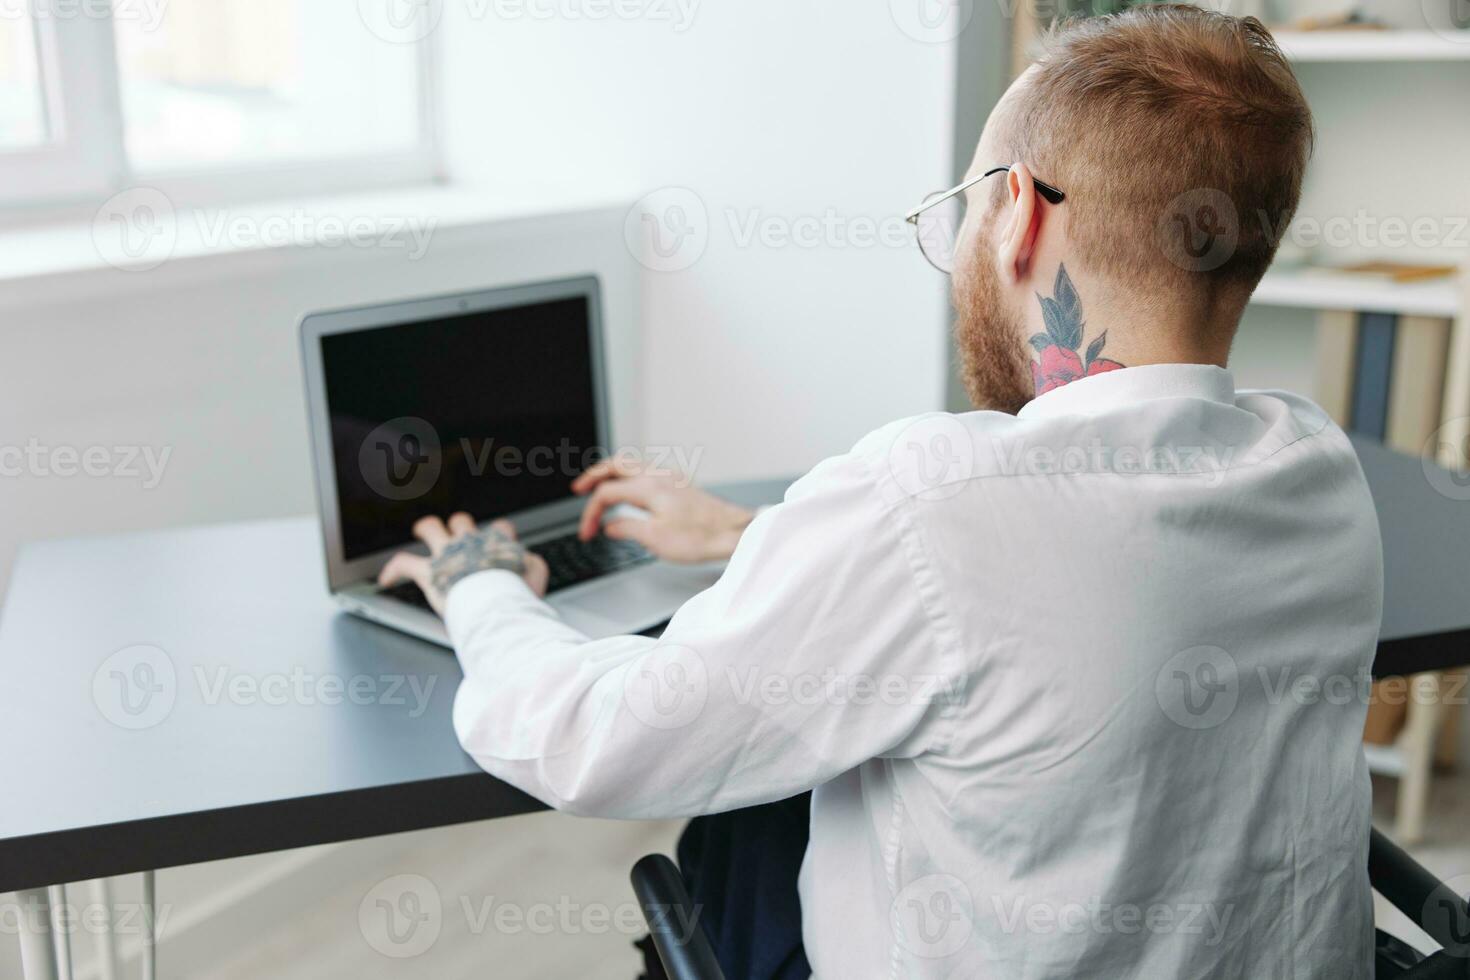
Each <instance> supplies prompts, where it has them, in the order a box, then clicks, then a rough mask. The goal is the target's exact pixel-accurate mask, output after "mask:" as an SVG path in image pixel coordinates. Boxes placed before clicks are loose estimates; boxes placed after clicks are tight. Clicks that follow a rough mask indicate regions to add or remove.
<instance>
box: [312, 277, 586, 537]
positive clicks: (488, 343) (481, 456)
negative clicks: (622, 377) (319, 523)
mask: <svg viewBox="0 0 1470 980" xmlns="http://www.w3.org/2000/svg"><path fill="white" fill-rule="evenodd" d="M589 303H590V300H589V298H588V297H586V296H576V297H572V298H568V299H556V300H550V301H546V302H540V303H535V304H531V305H526V306H514V307H506V308H502V309H496V310H489V311H484V312H478V313H466V314H461V315H457V316H452V317H447V318H444V319H436V320H430V321H421V322H416V323H403V324H397V325H394V326H387V327H376V328H370V329H364V330H355V331H349V332H345V333H335V334H328V335H326V336H323V337H322V338H321V358H322V372H323V377H324V383H325V393H326V406H327V414H328V418H329V423H330V427H331V439H332V465H333V467H334V468H335V471H336V477H337V504H338V512H339V514H340V515H341V523H342V548H343V558H344V559H346V560H347V561H351V560H352V559H354V558H360V557H362V556H364V555H369V554H372V553H374V552H377V551H381V550H383V549H385V548H392V547H396V546H398V545H402V544H404V543H406V542H408V541H410V540H412V538H413V530H412V528H413V524H414V522H415V521H416V520H418V519H419V518H420V517H423V516H425V515H428V514H438V515H440V516H448V515H449V514H450V513H453V512H454V511H457V510H464V511H468V512H470V513H471V514H473V515H474V516H475V518H476V520H480V521H485V520H489V519H491V518H495V517H500V516H504V515H506V514H510V513H513V512H515V511H520V510H524V509H526V508H529V507H535V506H538V505H540V504H547V503H551V502H554V501H557V500H561V499H564V498H566V497H568V496H570V495H571V490H570V487H569V485H570V483H571V481H572V478H573V477H574V476H575V475H576V474H577V473H578V472H580V470H581V469H582V467H584V466H585V465H587V464H588V463H590V462H592V461H594V460H595V459H597V458H598V457H599V455H601V453H602V451H603V447H600V446H599V445H598V415H597V413H598V407H597V393H596V388H595V385H594V375H593V372H594V367H593V352H592V338H591V329H590V324H589V316H590V313H591V311H590V309H589Z"/></svg>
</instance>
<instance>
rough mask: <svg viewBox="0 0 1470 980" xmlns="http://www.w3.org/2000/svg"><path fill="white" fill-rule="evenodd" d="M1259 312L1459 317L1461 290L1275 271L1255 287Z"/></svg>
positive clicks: (1449, 285) (1436, 283) (1452, 284)
mask: <svg viewBox="0 0 1470 980" xmlns="http://www.w3.org/2000/svg"><path fill="white" fill-rule="evenodd" d="M1251 302H1252V303H1254V304H1256V305H1257V306H1287V307H1296V308H1299V309H1309V310H1371V311H1374V312H1378V313H1397V314H1399V315H1401V316H1438V317H1445V318H1447V319H1451V320H1452V319H1454V318H1455V317H1457V316H1459V314H1460V306H1461V301H1460V290H1459V284H1458V283H1457V282H1456V281H1455V280H1454V279H1452V278H1447V279H1429V280H1425V281H1423V282H1394V281H1392V280H1390V279H1384V278H1378V277H1374V276H1360V275H1353V274H1351V273H1345V272H1333V271H1331V270H1328V269H1272V270H1271V271H1270V272H1268V273H1266V277H1265V278H1264V279H1262V280H1261V284H1260V285H1259V286H1257V287H1256V292H1255V294H1254V295H1253V296H1252V297H1251Z"/></svg>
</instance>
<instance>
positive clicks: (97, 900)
mask: <svg viewBox="0 0 1470 980" xmlns="http://www.w3.org/2000/svg"><path fill="white" fill-rule="evenodd" d="M90 891H91V895H90V898H91V901H92V904H93V905H95V906H96V907H97V908H99V909H103V910H105V913H106V915H107V928H106V929H104V930H102V934H101V935H99V936H98V937H97V963H98V970H97V976H98V980H117V936H116V935H115V934H114V933H113V929H114V927H115V924H114V923H113V921H112V879H111V878H94V879H93V880H92V884H91V888H90Z"/></svg>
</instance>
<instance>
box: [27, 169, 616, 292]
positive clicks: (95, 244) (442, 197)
mask: <svg viewBox="0 0 1470 980" xmlns="http://www.w3.org/2000/svg"><path fill="white" fill-rule="evenodd" d="M616 206H624V207H625V206H626V203H625V202H623V203H619V202H611V201H608V200H606V199H601V200H584V201H571V200H568V199H567V197H566V195H565V194H562V193H552V192H549V191H548V192H546V193H539V194H538V193H536V192H534V191H532V192H529V193H528V192H527V190H526V189H524V188H517V190H516V192H515V193H514V194H513V195H512V194H507V193H503V192H489V191H486V190H484V189H477V188H469V187H463V186H458V185H449V186H419V187H409V188H399V189H394V190H375V191H371V192H367V193H357V194H341V195H324V196H313V197H302V198H287V199H281V200H275V201H264V202H255V203H250V204H229V205H222V206H220V207H215V208H175V207H173V205H172V204H171V203H170V202H169V200H168V199H167V198H166V197H164V196H163V195H162V194H160V193H159V192H157V191H152V190H150V189H147V188H139V189H135V190H131V191H127V192H124V193H123V194H120V195H118V196H116V197H114V198H112V199H110V200H109V201H108V202H107V203H106V204H104V205H103V207H102V208H101V209H100V210H99V211H98V212H97V213H96V216H95V218H94V219H93V220H90V221H78V220H71V221H62V222H55V223H49V224H42V225H33V226H28V227H15V228H9V229H0V284H4V285H6V286H14V287H21V286H24V285H26V284H29V283H41V282H45V281H58V280H60V281H65V282H74V281H75V280H76V277H78V276H87V275H101V276H111V277H117V276H126V275H129V274H131V273H136V272H144V271H154V270H159V269H165V268H169V269H173V270H176V271H178V272H180V273H183V272H185V271H187V270H202V269H213V268H215V267H217V266H218V265H219V264H221V263H225V262H228V261H231V260H240V259H242V258H244V257H246V256H250V255H253V254H258V253H268V252H287V251H291V250H307V251H326V250H333V251H339V252H340V251H346V250H351V251H359V250H364V251H376V252H381V253H384V254H397V255H401V256H403V257H406V258H419V257H421V256H422V255H423V254H425V253H426V252H427V250H428V248H429V247H430V242H431V241H432V238H433V237H434V236H435V235H437V234H439V233H441V232H444V231H446V230H450V229H453V228H458V227H466V226H472V225H478V224H487V223H501V222H509V221H515V220H518V219H520V220H525V219H532V218H537V217H545V216H549V215H554V214H565V213H570V212H582V211H590V210H597V209H602V208H608V207H616ZM142 278H145V279H148V280H149V281H150V282H153V283H154V284H155V285H156V281H155V280H154V277H142Z"/></svg>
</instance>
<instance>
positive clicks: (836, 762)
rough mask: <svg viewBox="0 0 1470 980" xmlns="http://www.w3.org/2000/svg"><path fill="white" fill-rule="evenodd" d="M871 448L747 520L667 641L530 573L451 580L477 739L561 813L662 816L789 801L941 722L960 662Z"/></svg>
mask: <svg viewBox="0 0 1470 980" xmlns="http://www.w3.org/2000/svg"><path fill="white" fill-rule="evenodd" d="M902 522H903V515H902V513H901V512H899V511H897V510H896V509H895V505H891V504H887V503H885V502H884V501H882V500H881V499H880V495H879V493H878V492H877V490H876V489H875V487H874V485H873V481H872V479H871V477H870V474H869V473H868V467H867V463H865V462H864V461H863V460H862V459H861V458H860V457H858V456H856V455H849V456H841V457H836V458H834V459H831V460H828V461H826V462H824V463H823V464H821V465H820V466H819V467H817V469H815V470H813V471H812V472H811V473H810V474H808V475H807V476H806V477H804V478H803V479H801V480H800V481H798V482H797V483H796V484H795V485H793V486H792V488H791V489H790V490H789V491H788V493H787V495H786V499H785V501H784V502H783V503H781V504H779V505H777V506H775V507H772V508H770V509H769V510H766V511H765V512H763V513H761V514H760V515H759V516H758V517H757V518H756V519H755V520H754V521H753V522H752V523H751V525H750V526H749V527H748V528H747V529H746V531H745V533H744V535H743V536H742V538H741V541H740V544H739V546H738V547H737V548H736V551H735V554H734V555H733V557H732V558H731V560H730V563H729V566H728V567H727V568H726V570H725V572H724V574H723V575H722V576H721V578H720V579H719V581H718V582H716V583H715V584H714V585H713V586H711V587H710V588H709V589H708V590H706V591H704V592H702V593H700V594H699V595H697V596H695V597H694V598H692V599H691V600H690V601H689V602H688V603H686V604H685V605H684V606H683V607H682V608H681V609H680V610H679V611H678V612H677V613H676V614H675V616H674V618H673V620H672V621H671V622H670V623H669V626H668V628H667V629H666V630H665V631H664V634H663V636H662V637H661V638H659V639H652V638H649V637H643V636H617V637H611V638H608V639H602V640H589V639H588V638H587V637H586V636H584V635H582V634H581V633H579V632H578V631H576V630H574V629H572V628H571V627H570V626H568V625H567V624H566V623H564V622H563V621H562V620H561V619H560V618H559V617H558V616H557V614H556V612H555V611H554V610H553V609H552V608H551V607H550V606H548V605H547V604H546V603H544V602H542V601H541V600H540V599H538V598H537V597H536V596H535V595H534V593H532V592H531V590H530V589H529V588H528V587H527V586H526V585H525V583H524V582H523V581H522V580H521V579H520V578H519V577H518V576H516V575H514V574H512V573H510V572H506V571H489V572H481V573H478V574H476V575H473V576H470V577H469V578H466V579H465V580H463V581H462V582H460V583H459V584H457V585H456V586H455V587H454V589H453V590H452V591H451V592H450V594H449V598H448V607H447V613H446V621H447V624H448V628H449V634H450V637H451V639H452V641H453V643H454V647H455V650H456V652H457V654H458V656H459V659H460V662H461V664H462V666H463V669H464V675H465V678H464V682H463V683H462V684H461V685H460V688H459V691H458V693H457V694H456V696H455V705H454V725H455V730H456V732H457V734H458V736H459V739H460V742H461V744H462V745H463V746H464V748H465V750H466V751H467V752H468V753H469V754H470V755H471V756H472V757H473V758H474V759H475V761H476V762H477V763H478V764H479V765H480V766H481V767H482V768H484V769H485V770H487V771H488V772H490V773H491V774H493V775H495V776H497V777H499V778H501V779H504V780H505V781H507V782H509V783H511V784H513V785H515V786H517V787H519V788H521V789H523V790H525V791H526V792H528V793H530V794H531V795H533V796H535V797H537V798H538V799H540V800H542V801H543V802H545V803H547V804H549V805H551V806H553V807H555V808H557V809H560V810H566V811H569V812H573V813H581V814H586V815H595V816H607V817H630V818H660V817H676V816H692V815H697V814H704V813H716V812H721V811H725V810H730V809H735V808H738V807H743V806H750V805H754V804H757V803H764V802H770V801H774V800H779V799H784V798H786V797H789V796H792V795H794V794H796V793H799V792H802V791H805V790H809V789H812V788H813V787H815V786H817V785H820V784H821V783H824V782H826V781H828V780H829V779H831V778H833V777H834V776H837V775H839V774H841V773H843V772H845V771H847V770H849V769H851V768H853V767H854V766H857V765H859V764H860V763H863V762H865V761H867V760H869V759H873V758H878V757H885V756H886V757H896V756H912V755H917V754H918V753H920V752H922V751H924V750H925V749H926V748H927V747H929V746H930V745H931V744H932V743H933V742H934V740H935V739H936V738H937V737H938V728H939V727H940V726H941V725H942V723H943V720H944V718H945V716H946V712H945V708H946V705H948V704H950V703H952V702H953V701H954V700H955V698H956V697H957V696H958V683H959V680H958V679H957V678H956V677H955V676H954V675H953V674H952V673H951V672H949V671H947V670H946V669H945V664H946V660H945V658H944V657H943V655H942V653H941V651H940V649H939V648H938V646H939V644H938V639H937V637H936V633H935V631H934V630H933V628H932V627H931V622H930V616H929V615H928V612H927V611H926V607H925V603H924V600H923V597H922V596H921V594H920V590H919V588H918V587H917V585H916V581H915V575H914V562H915V561H917V560H918V556H917V554H916V553H914V552H912V551H911V550H910V548H909V546H908V544H907V542H908V541H910V540H912V537H911V536H910V535H907V534H906V533H905V532H904V529H903V527H902Z"/></svg>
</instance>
